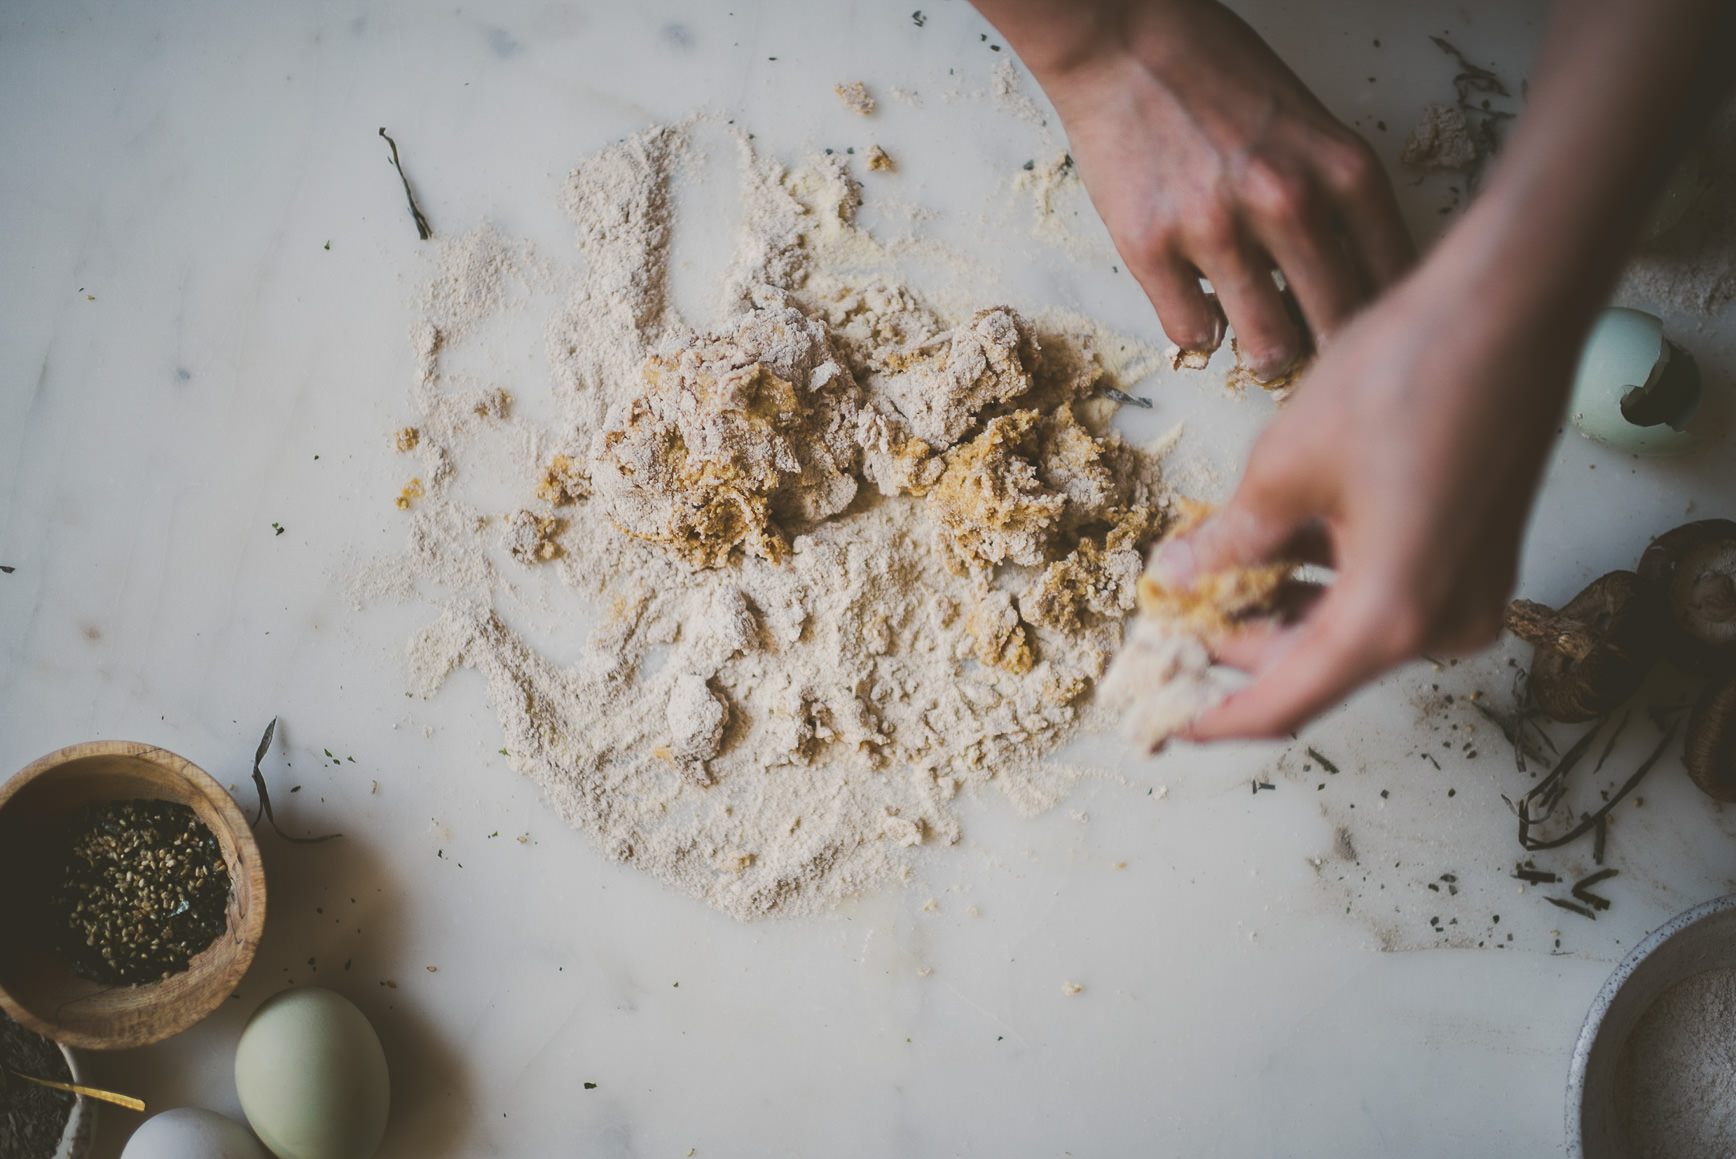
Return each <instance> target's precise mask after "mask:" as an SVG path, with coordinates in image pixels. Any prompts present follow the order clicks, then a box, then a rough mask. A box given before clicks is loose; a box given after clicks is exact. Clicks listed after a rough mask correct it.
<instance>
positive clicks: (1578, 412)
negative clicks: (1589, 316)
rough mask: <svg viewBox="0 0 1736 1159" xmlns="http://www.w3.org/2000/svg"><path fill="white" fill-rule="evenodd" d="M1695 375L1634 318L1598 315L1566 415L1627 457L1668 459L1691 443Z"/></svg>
mask: <svg viewBox="0 0 1736 1159" xmlns="http://www.w3.org/2000/svg"><path fill="white" fill-rule="evenodd" d="M1699 409H1700V369H1699V367H1698V366H1697V365H1695V363H1694V359H1693V358H1692V357H1691V356H1690V355H1689V354H1688V352H1687V351H1685V350H1683V349H1682V348H1681V347H1680V346H1677V345H1676V344H1675V343H1673V342H1670V341H1669V340H1668V339H1666V338H1665V337H1664V324H1663V323H1662V322H1661V321H1660V320H1658V319H1657V318H1655V317H1653V316H1652V315H1650V314H1647V313H1644V312H1643V311H1640V310H1628V309H1623V308H1621V307H1615V308H1613V309H1609V310H1605V311H1604V312H1603V313H1602V314H1601V315H1599V317H1598V319H1597V323H1596V324H1595V325H1594V326H1593V327H1592V330H1591V335H1590V337H1588V338H1587V339H1586V343H1585V350H1584V352H1583V353H1582V354H1581V355H1580V358H1579V370H1578V372H1577V374H1575V376H1574V382H1573V396H1572V398H1571V399H1570V400H1569V402H1568V409H1567V413H1568V414H1569V415H1570V416H1571V417H1572V419H1573V425H1574V426H1576V427H1578V428H1579V430H1580V433H1582V434H1583V435H1585V437H1586V438H1588V439H1591V440H1592V441H1593V442H1598V443H1602V444H1603V445H1604V446H1606V447H1610V448H1612V449H1614V450H1617V451H1627V452H1629V453H1630V454H1635V455H1674V454H1677V453H1679V452H1682V451H1686V450H1688V449H1689V448H1691V447H1692V446H1694V445H1695V443H1696V442H1698V437H1697V432H1696V431H1694V430H1693V428H1692V425H1691V424H1692V423H1693V419H1694V416H1695V415H1696V414H1697V413H1698V412H1699Z"/></svg>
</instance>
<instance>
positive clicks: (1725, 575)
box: [1639, 519, 1736, 676]
mask: <svg viewBox="0 0 1736 1159" xmlns="http://www.w3.org/2000/svg"><path fill="white" fill-rule="evenodd" d="M1639 575H1640V581H1641V582H1642V583H1644V584H1645V585H1646V586H1647V587H1648V588H1652V589H1655V590H1656V593H1657V594H1656V595H1655V596H1653V597H1652V598H1653V599H1654V600H1655V601H1656V603H1657V604H1658V606H1659V607H1660V608H1662V609H1663V615H1662V617H1661V618H1662V621H1663V622H1662V628H1663V635H1664V640H1663V652H1664V655H1665V656H1666V657H1668V658H1669V659H1670V660H1671V661H1672V662H1673V663H1674V664H1675V665H1676V666H1677V667H1678V668H1680V669H1682V671H1684V672H1688V673H1691V674H1693V675H1696V676H1719V675H1723V674H1726V673H1732V672H1736V523H1733V522H1731V521H1730V520H1728V519H1702V520H1700V521H1699V522H1697V523H1685V524H1683V525H1682V526H1681V527H1678V528H1676V529H1675V530H1674V531H1666V532H1665V533H1664V534H1662V535H1660V536H1658V537H1657V538H1656V539H1654V540H1652V543H1651V546H1650V547H1648V548H1646V552H1645V554H1644V555H1643V556H1641V557H1640V567H1639Z"/></svg>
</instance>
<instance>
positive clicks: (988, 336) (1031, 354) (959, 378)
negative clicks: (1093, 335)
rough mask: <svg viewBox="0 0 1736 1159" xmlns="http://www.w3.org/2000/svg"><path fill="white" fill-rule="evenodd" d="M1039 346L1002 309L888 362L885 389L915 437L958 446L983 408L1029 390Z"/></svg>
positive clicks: (985, 312)
mask: <svg viewBox="0 0 1736 1159" xmlns="http://www.w3.org/2000/svg"><path fill="white" fill-rule="evenodd" d="M1037 355H1038V345H1037V341H1036V338H1035V336H1034V335H1033V334H1032V333H1031V328H1030V325H1029V324H1028V323H1027V322H1025V320H1024V319H1023V318H1021V317H1019V315H1018V314H1016V313H1014V312H1013V311H1012V310H1009V309H1007V308H1006V307H1004V306H997V307H994V308H993V309H989V310H983V311H981V312H980V313H978V314H977V316H976V317H975V318H972V319H971V320H970V322H969V323H967V324H966V325H963V326H960V327H958V328H957V329H956V330H952V331H948V332H947V333H944V334H941V335H937V336H936V337H935V338H934V339H933V340H931V341H929V342H925V343H922V344H921V345H919V346H918V347H916V349H914V350H911V351H909V352H898V353H896V354H894V355H892V356H890V357H889V358H888V360H887V362H888V365H887V366H886V369H888V370H892V371H895V373H893V374H890V375H888V376H887V377H886V378H885V379H884V380H883V381H882V383H881V388H880V389H881V391H882V393H883V394H884V395H885V396H886V397H887V398H888V399H890V400H891V402H892V405H893V406H895V407H897V408H898V413H899V414H900V415H902V416H903V418H904V421H905V422H906V423H908V424H909V426H910V430H911V433H912V434H914V435H915V436H916V437H917V438H919V439H921V440H923V441H924V442H926V443H929V444H930V445H935V446H944V445H949V444H952V443H956V442H957V441H958V440H959V439H960V437H962V436H963V435H964V434H965V432H966V431H968V430H970V428H971V427H972V426H973V425H975V423H976V418H977V415H978V414H980V413H981V412H982V411H983V409H984V408H985V407H989V406H992V405H994V404H996V403H1003V402H1007V401H1010V400H1012V399H1015V398H1018V397H1019V396H1020V395H1022V394H1025V393H1026V392H1028V391H1029V390H1030V389H1031V371H1030V369H1029V368H1030V367H1032V366H1033V365H1035V363H1036V361H1037Z"/></svg>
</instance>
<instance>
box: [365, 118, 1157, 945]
mask: <svg viewBox="0 0 1736 1159" xmlns="http://www.w3.org/2000/svg"><path fill="white" fill-rule="evenodd" d="M690 131H691V129H690V128H684V127H680V126H672V127H662V128H656V129H652V130H648V131H646V132H643V133H640V134H638V135H636V136H633V137H630V138H627V139H626V140H623V141H621V142H619V143H617V144H615V145H613V146H610V147H609V148H607V149H604V150H602V151H601V152H599V153H597V154H595V155H594V156H591V157H588V158H586V159H585V160H584V161H583V162H581V163H580V165H579V166H578V168H577V169H575V170H574V172H573V173H572V175H571V177H570V178H569V180H568V181H567V184H566V186H565V190H564V193H563V202H562V203H563V207H564V208H565V210H566V212H567V213H568V215H569V216H570V217H571V218H572V219H573V221H574V223H575V224H576V226H577V241H578V247H579V251H580V254H581V256H582V257H583V259H584V267H583V271H582V273H581V274H580V275H578V276H577V279H576V282H575V284H573V285H572V286H571V287H570V292H569V293H568V294H567V297H566V301H565V303H564V304H563V305H562V306H561V307H560V308H559V309H558V310H557V311H556V312H555V314H554V316H553V317H552V318H551V319H550V321H549V323H548V326H547V350H548V356H549V360H550V363H551V367H552V372H553V373H552V378H553V383H554V386H553V389H554V392H555V396H556V401H557V403H558V406H559V412H560V418H559V420H558V421H557V422H555V423H553V424H551V425H546V426H542V427H538V426H535V425H534V424H531V423H530V422H529V421H528V420H526V419H522V418H519V417H518V415H517V412H516V411H515V410H514V408H513V404H512V400H511V398H510V397H508V396H506V395H504V393H502V392H499V391H498V388H495V393H492V394H491V393H489V391H488V390H487V389H486V384H483V385H482V386H478V384H475V383H473V382H469V381H468V380H466V379H465V378H463V377H462V376H460V375H458V374H456V373H450V372H449V371H448V370H447V369H446V366H447V361H446V359H447V355H448V354H449V353H450V352H452V351H453V350H454V349H455V348H456V346H457V345H458V344H460V343H462V342H463V341H464V340H465V339H466V336H467V334H468V333H469V332H470V330H471V328H472V327H473V326H474V324H475V322H476V321H477V320H478V318H479V317H480V316H481V315H483V314H485V313H486V312H488V311H490V310H500V309H511V308H513V305H512V303H513V300H514V299H513V298H512V295H511V293H509V290H511V289H512V288H513V287H515V286H517V285H519V284H521V283H522V284H526V285H531V284H540V283H543V282H546V281H547V279H548V278H550V277H551V276H552V275H550V274H549V273H548V271H547V269H546V268H544V267H543V266H542V265H540V264H539V263H538V262H537V260H536V259H535V257H534V255H532V254H530V253H529V252H528V250H526V249H525V248H524V247H522V246H519V245H517V244H516V243H514V242H512V241H510V240H509V239H506V238H504V237H502V236H500V235H499V234H497V233H495V232H494V231H492V230H490V229H487V228H484V229H482V230H479V231H477V232H476V233H474V234H472V235H470V236H468V237H466V238H461V239H458V240H456V241H453V242H449V243H447V249H446V251H445V253H444V256H443V259H442V261H441V264H440V268H439V270H438V272H437V274H436V276H435V278H434V280H433V283H432V285H431V286H430V288H429V290H428V291H427V293H426V295H425V297H424V299H423V310H422V318H421V320H420V321H419V322H418V323H417V324H416V326H415V327H414V328H413V332H412V335H411V338H412V343H413V347H414V350H415V353H416V357H417V367H418V370H417V381H416V385H415V388H414V390H413V392H412V398H411V401H412V405H413V408H414V410H415V412H416V413H415V415H414V416H413V417H412V418H411V419H410V420H409V425H410V426H413V427H414V428H415V430H416V432H417V434H416V437H415V438H414V439H408V440H407V439H403V438H401V437H400V438H398V439H397V442H396V445H397V446H398V447H399V448H400V449H401V450H402V452H403V453H404V454H405V455H406V456H410V457H413V458H415V459H416V460H419V463H420V466H419V468H418V478H421V479H423V480H425V491H424V493H423V494H422V495H421V496H418V497H416V498H414V500H413V501H412V502H410V505H409V513H408V519H409V523H410V545H409V548H408V549H407V551H406V552H405V553H404V554H403V555H402V556H400V557H396V558H393V559H390V560H386V561H382V562H381V563H380V564H378V565H376V566H375V567H374V568H372V569H371V570H370V572H369V573H368V575H366V576H365V577H364V583H363V587H364V589H365V590H366V591H368V592H371V593H374V594H381V593H386V594H396V595H399V596H404V597H408V596H412V595H416V596H420V597H421V598H425V599H428V600H429V601H430V602H432V603H433V604H434V605H435V608H436V610H437V614H436V615H435V617H434V619H433V622H432V623H431V624H429V626H428V627H427V628H426V629H425V630H424V631H422V632H421V633H419V634H418V636H417V637H416V639H415V640H414V641H413V642H412V645H411V649H410V667H411V674H412V684H413V690H414V691H415V692H416V693H418V694H420V695H424V696H427V695H432V694H433V693H434V692H435V691H436V690H437V689H438V688H439V687H440V686H441V684H442V682H443V681H444V679H445V677H446V676H447V674H448V673H449V672H451V671H452V670H453V669H454V668H456V667H459V666H465V667H469V668H472V669H475V670H476V671H478V672H480V673H481V674H482V675H483V676H484V677H485V678H486V679H487V682H488V687H489V696H490V699H491V701H492V703H493V705H494V708H495V710H496V711H497V713H498V715H499V717H500V720H501V723H502V726H503V727H504V729H505V731H506V749H507V751H508V753H509V754H510V759H511V761H512V763H513V765H514V766H515V767H516V768H517V769H519V770H520V771H521V772H524V773H527V774H529V775H530V776H532V777H534V778H535V779H536V780H537V782H538V783H539V784H540V785H541V786H542V787H543V789H544V790H545V791H546V793H547V795H548V797H549V799H550V800H551V801H552V802H553V804H554V805H555V807H556V808H557V809H558V810H559V811H560V813H561V814H562V816H563V817H564V818H565V819H566V820H567V821H569V822H570V823H571V824H573V825H574V826H576V827H578V828H580V829H582V830H583V831H585V832H586V833H588V834H590V835H592V836H593V837H594V838H595V839H596V840H597V841H598V842H600V843H601V844H602V846H603V847H604V848H605V849H607V850H608V851H609V852H610V853H611V854H612V855H613V856H615V857H617V858H620V859H621V860H623V861H626V862H630V863H632V864H634V865H636V866H639V867H641V868H643V869H645V870H647V871H649V872H651V873H653V874H655V875H657V876H658V877H660V878H662V879H663V880H664V881H666V882H669V883H670V884H672V885H675V886H677V887H679V888H681V889H684V890H686V891H688V892H690V893H692V894H694V895H695V896H697V897H700V898H703V899H704V900H706V901H707V902H709V903H711V904H713V905H715V906H717V907H718V908H720V909H722V910H724V911H725V912H727V913H730V914H732V915H734V916H736V917H739V918H750V917H755V916H759V915H764V914H772V913H779V914H790V913H801V912H809V911H813V910H815V909H818V908H822V907H824V906H827V905H829V904H831V903H832V902H834V901H836V900H837V899H840V898H843V897H845V896H848V895H851V894H854V893H858V892H860V891H862V890H864V889H867V888H869V887H872V886H874V885H876V884H879V883H882V882H885V881H887V880H890V879H894V878H896V877H897V876H898V875H899V874H900V873H901V871H903V869H904V868H905V867H906V866H907V865H908V864H909V858H910V857H911V856H913V851H914V850H915V849H916V848H918V847H925V846H944V845H947V844H950V843H953V842H956V841H957V840H958V839H959V837H960V824H959V820H958V816H957V813H956V810H955V806H954V802H955V800H956V798H957V796H958V794H960V793H961V792H968V791H971V790H974V789H977V788H980V787H982V786H985V785H988V784H991V783H992V784H995V785H998V786H999V787H1000V788H1002V789H1003V790H1005V791H1006V792H1007V793H1008V794H1009V795H1010V796H1011V797H1012V799H1013V800H1014V802H1015V803H1016V804H1017V805H1018V806H1019V807H1021V808H1022V809H1032V810H1034V809H1040V808H1044V807H1047V806H1048V805H1049V804H1052V803H1053V801H1054V800H1056V799H1058V795H1059V793H1061V792H1064V791H1065V787H1066V785H1067V784H1068V783H1069V778H1070V776H1071V775H1073V772H1072V771H1070V770H1067V769H1065V768H1063V767H1059V766H1056V765H1054V764H1052V763H1048V762H1046V761H1045V754H1048V753H1050V752H1052V751H1053V750H1054V749H1055V748H1056V747H1057V746H1058V745H1060V744H1061V743H1062V742H1063V741H1064V740H1066V739H1067V738H1068V737H1069V736H1070V735H1071V734H1072V733H1073V732H1074V731H1075V730H1077V729H1078V728H1080V727H1081V726H1082V725H1084V724H1087V723H1090V722H1091V721H1092V720H1093V719H1094V713H1095V712H1096V711H1097V710H1095V709H1094V708H1093V705H1092V692H1093V689H1094V687H1095V685H1096V683H1097V681H1098V679H1099V678H1100V677H1101V676H1102V674H1103V672H1104V670H1105V668H1106V667H1107V665H1108V663H1109V660H1110V657H1111V656H1112V655H1113V654H1114V653H1115V651H1116V649H1117V648H1118V647H1119V645H1120V643H1121V636H1122V624H1123V621H1124V619H1125V617H1126V615H1127V613H1128V612H1129V611H1131V610H1132V609H1133V607H1134V606H1135V601H1136V587H1137V582H1138V577H1139V573H1140V566H1141V560H1142V557H1143V551H1144V548H1145V547H1146V546H1147V545H1148V544H1149V542H1150V541H1151V540H1152V538H1153V537H1154V536H1155V535H1156V533H1157V532H1158V531H1159V530H1161V527H1162V525H1163V523H1164V521H1165V518H1166V512H1167V508H1168V503H1167V500H1166V498H1165V496H1164V494H1163V491H1162V489H1161V487H1160V480H1159V475H1158V471H1157V466H1156V463H1155V461H1154V460H1153V458H1152V457H1151V456H1150V455H1148V454H1146V453H1143V452H1141V451H1140V450H1138V449H1136V448H1134V447H1132V446H1129V445H1127V444H1126V443H1124V442H1123V441H1122V440H1121V439H1120V438H1119V437H1118V436H1117V435H1116V434H1115V433H1114V432H1113V431H1112V430H1111V429H1110V425H1109V423H1110V419H1111V416H1112V414H1113V411H1114V408H1115V405H1116V404H1115V403H1113V402H1112V401H1109V400H1108V399H1107V398H1105V397H1104V391H1105V389H1106V388H1119V387H1121V386H1124V385H1126V386H1131V385H1132V383H1131V382H1129V381H1127V380H1126V379H1125V378H1124V377H1123V374H1124V372H1125V371H1126V368H1127V367H1128V366H1130V365H1132V364H1134V362H1135V361H1137V362H1138V363H1139V364H1140V365H1149V364H1151V363H1152V362H1154V361H1155V352H1153V351H1150V350H1148V349H1146V348H1145V347H1144V346H1143V345H1141V344H1138V343H1135V342H1131V341H1117V342H1115V343H1113V344H1109V343H1103V342H1100V341H1099V336H1100V335H1101V333H1102V331H1101V330H1100V329H1098V328H1094V327H1091V326H1087V325H1078V326H1066V325H1058V324H1055V323H1054V322H1043V321H1033V320H1032V319H1031V318H1030V317H1028V316H1026V315H1024V314H1022V313H1020V312H1019V311H1017V310H1015V309H1013V308H1011V307H1008V306H1005V305H999V304H994V303H988V304H984V306H983V308H980V309H976V310H975V311H974V312H971V311H966V312H961V313H959V314H958V315H956V316H954V315H943V314H942V313H941V312H940V310H939V309H938V308H936V307H935V306H933V305H932V304H930V303H929V302H927V301H925V300H924V299H923V298H921V297H919V296H918V295H917V294H916V293H915V292H913V291H912V290H911V288H910V287H909V286H907V285H906V284H905V283H904V282H903V281H901V280H900V279H899V277H898V275H897V271H896V268H895V263H893V262H892V261H891V258H890V255H889V254H888V253H887V252H886V251H885V250H884V249H883V248H881V247H880V246H879V245H878V244H877V243H876V242H875V241H874V239H873V238H872V237H870V236H869V235H868V234H867V233H866V232H865V231H863V230H861V229H859V228H858V227H857V226H856V224H855V220H854V214H855V210H856V207H857V206H859V205H860V204H861V199H862V194H861V191H860V189H859V188H858V186H857V185H856V182H855V179H854V177H853V176H852V174H851V173H850V172H849V170H848V169H847V168H846V159H845V158H844V157H841V156H829V157H821V158H815V159H813V160H812V161H810V162H808V163H807V164H805V165H804V166H802V167H800V168H798V169H796V170H795V171H793V172H786V171H785V170H784V169H783V168H781V167H780V166H779V165H777V164H776V163H775V162H773V161H771V160H769V159H766V158H764V157H761V156H759V155H757V154H756V152H755V151H754V150H753V149H752V147H751V146H750V144H749V142H748V139H747V138H746V136H745V135H741V136H738V138H737V140H738V143H739V148H740V182H741V194H742V206H743V210H742V217H743V224H742V227H741V231H740V236H739V238H738V241H737V246H736V254H735V259H734V262H733V265H732V267H731V270H730V271H729V273H728V275H727V277H726V278H725V279H724V285H723V287H722V290H723V299H724V302H725V304H726V307H727V310H726V317H725V320H724V321H723V322H721V323H720V324H718V325H716V326H714V327H712V328H711V329H709V330H707V331H705V332H700V331H697V330H695V329H693V328H692V327H690V326H689V325H688V324H687V323H685V322H684V321H683V320H682V319H681V318H680V317H678V316H677V315H676V313H675V311H674V310H673V308H672V307H671V305H670V300H669V296H668V290H667V278H668V267H669V240H670V235H671V225H672V222H671V216H672V213H673V208H672V206H673V199H672V198H671V195H670V183H671V180H672V177H673V175H674V174H675V173H676V172H677V170H678V168H679V167H680V166H681V165H682V164H683V163H684V158H686V157H687V156H688V155H689V146H688V143H687V138H688V134H689V132H690ZM1111 349H1112V350H1114V351H1115V352H1116V353H1115V355H1114V357H1113V358H1112V357H1110V356H1109V355H1108V354H1106V353H1105V351H1106V350H1111ZM491 428H499V429H502V430H513V431H517V432H518V433H519V434H520V435H521V436H522V437H521V438H519V440H518V445H520V446H521V447H522V453H521V456H520V457H521V458H522V459H523V479H522V483H521V485H520V487H519V497H518V499H517V501H516V502H515V503H513V504H511V505H509V506H507V507H505V508H504V509H496V510H482V509H480V507H478V506H476V505H473V504H471V503H470V502H469V501H467V500H466V499H465V498H464V491H463V488H462V487H461V486H460V483H461V481H462V479H463V470H462V468H463V465H464V463H465V461H466V455H467V453H468V451H469V449H470V447H471V446H472V444H473V442H474V440H475V439H476V438H477V437H478V436H479V435H481V434H483V433H485V432H486V431H488V430H489V429H491ZM530 568H552V569H554V570H555V571H556V572H557V574H558V575H559V577H560V579H561V580H562V581H563V583H564V585H565V586H566V588H567V589H568V590H569V591H570V594H571V597H572V598H573V599H574V600H575V601H579V602H582V603H583V604H584V605H585V606H586V607H587V608H588V609H590V614H593V615H595V616H596V617H597V618H598V621H599V622H598V626H597V627H596V629H595V631H594V632H593V633H592V635H591V638H590V640H589V642H588V644H587V645H586V647H585V648H584V650H583V653H582V655H580V656H579V658H578V659H577V660H576V661H574V662H572V663H570V664H568V665H566V666H561V665H557V664H555V663H554V662H552V661H551V660H549V659H548V658H547V657H546V656H545V655H543V654H542V653H541V652H539V650H538V648H537V646H536V644H535V642H534V641H533V640H530V639H526V638H525V637H524V636H522V635H521V634H519V633H518V632H515V631H514V630H512V629H511V628H509V627H508V624H507V621H506V619H505V618H503V616H502V614H501V607H502V604H501V601H502V600H503V599H510V598H511V597H512V594H513V592H514V590H515V589H514V577H515V576H521V575H523V574H524V573H523V571H522V570H521V569H530Z"/></svg>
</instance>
